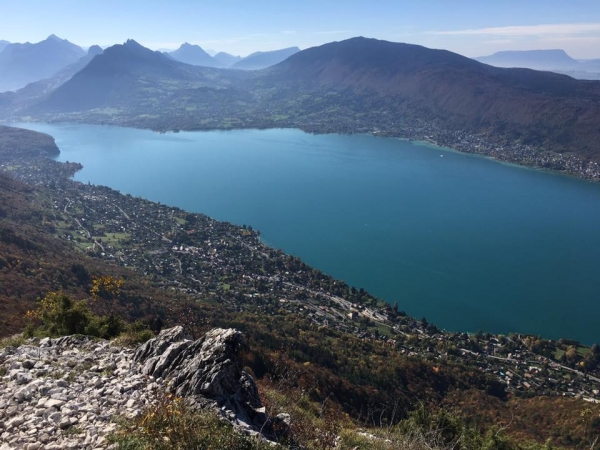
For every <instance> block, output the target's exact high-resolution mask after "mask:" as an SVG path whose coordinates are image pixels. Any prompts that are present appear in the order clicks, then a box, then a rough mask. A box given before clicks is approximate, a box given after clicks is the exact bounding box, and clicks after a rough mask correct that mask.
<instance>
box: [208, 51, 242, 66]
mask: <svg viewBox="0 0 600 450" xmlns="http://www.w3.org/2000/svg"><path fill="white" fill-rule="evenodd" d="M213 59H214V60H215V61H216V62H217V64H218V67H231V66H233V65H234V64H235V63H236V62H238V61H240V60H241V59H242V57H241V56H233V55H230V54H229V53H225V52H219V53H217V54H216V55H214V56H213Z"/></svg>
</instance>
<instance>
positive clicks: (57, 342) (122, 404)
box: [0, 327, 289, 450]
mask: <svg viewBox="0 0 600 450" xmlns="http://www.w3.org/2000/svg"><path fill="white" fill-rule="evenodd" d="M244 347H245V343H244V339H243V336H242V334H241V333H240V332H239V331H236V330H232V329H214V330H211V331H209V332H208V333H206V334H205V335H204V336H203V337H202V338H201V339H198V340H197V341H192V340H190V339H187V337H186V336H185V334H184V332H183V329H182V328H181V327H175V328H170V329H168V330H164V331H163V332H162V333H161V334H160V335H159V336H158V337H156V338H154V339H151V340H149V341H148V342H146V343H145V344H143V345H142V346H140V347H139V348H138V349H137V350H135V351H134V350H133V349H129V348H121V347H118V346H113V345H111V343H109V342H108V341H104V340H98V339H93V338H89V337H85V336H66V337H62V338H59V339H49V338H46V339H42V340H41V341H40V340H39V339H31V340H29V341H27V343H26V344H25V345H21V346H20V347H17V348H13V347H7V348H5V349H2V350H0V405H2V406H1V407H0V450H10V449H25V450H27V449H41V448H44V449H48V450H52V449H106V448H110V443H109V442H108V440H107V437H108V436H109V435H110V434H111V433H114V432H115V431H117V425H116V424H115V422H114V420H113V419H114V418H115V417H119V416H120V417H125V418H128V419H131V418H135V417H137V416H139V415H140V414H141V413H142V412H143V411H144V410H145V409H146V408H147V407H148V406H150V405H151V404H152V403H153V402H154V401H156V399H157V398H159V397H160V395H159V394H160V393H162V392H165V391H166V392H171V393H173V394H175V395H177V396H180V397H183V398H185V399H186V400H187V401H188V402H189V404H190V405H192V406H193V407H197V408H215V409H216V410H217V411H218V412H219V414H220V415H221V416H222V417H224V418H225V419H227V420H229V421H230V422H231V423H232V424H233V425H234V427H236V428H237V429H238V430H240V431H243V432H246V433H248V434H254V435H255V434H259V433H260V434H262V435H263V436H264V437H266V438H267V439H274V438H275V437H280V436H281V435H283V434H287V433H288V429H289V428H288V424H289V418H288V417H286V415H280V416H278V417H276V418H269V417H268V416H267V415H266V414H265V408H264V407H262V404H261V401H260V397H259V395H258V390H257V388H256V384H255V383H254V380H253V379H252V378H251V377H250V376H249V375H248V374H247V373H246V372H245V371H244V370H243V368H242V364H241V361H240V357H239V353H240V350H241V349H243V348H244ZM275 430H277V432H276V431H275ZM276 435H277V436H276Z"/></svg>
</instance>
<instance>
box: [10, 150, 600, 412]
mask: <svg viewBox="0 0 600 450" xmlns="http://www.w3.org/2000/svg"><path fill="white" fill-rule="evenodd" d="M78 168H80V166H79V165H77V164H75V163H68V164H61V163H58V162H56V161H54V160H51V159H48V158H43V157H38V158H23V159H18V158H17V159H12V160H7V159H4V160H2V161H0V170H2V171H5V172H8V173H10V174H11V175H12V176H14V177H16V178H20V179H22V180H25V181H27V182H28V183H31V184H37V185H40V186H44V187H45V191H44V192H46V193H47V195H48V196H49V201H51V202H52V204H53V207H54V216H53V217H45V218H44V220H45V221H46V222H47V223H49V224H50V226H51V227H52V229H53V230H54V233H55V234H56V236H57V237H58V238H60V239H63V240H66V241H69V242H71V243H72V245H74V246H75V247H76V248H77V249H79V250H80V251H81V252H84V253H85V254H87V255H88V256H89V257H92V258H100V259H103V260H106V261H108V262H110V263H112V264H115V265H119V266H123V267H129V268H131V269H133V270H136V271H138V272H140V273H143V274H144V275H146V276H147V277H148V279H149V280H151V282H152V283H155V284H156V285H158V286H162V287H163V288H164V289H170V290H174V291H177V292H181V293H182V294H185V295H188V296H191V297H192V298H195V299H197V301H199V302H205V301H209V302H212V303H215V304H218V305H222V306H223V307H224V308H230V309H232V310H235V311H253V312H260V313H261V314H263V315H266V316H269V315H281V314H289V315H299V316H302V317H304V318H307V319H309V320H311V321H312V322H314V323H315V324H317V325H318V326H320V327H331V328H333V329H336V330H339V331H340V332H345V333H351V334H353V335H355V336H357V337H359V338H360V339H363V340H369V341H372V342H375V343H378V344H379V345H381V346H385V347H387V348H389V349H391V350H394V351H398V352H400V353H402V354H404V355H406V357H408V358H418V359H421V360H427V361H431V362H432V363H434V364H461V365H467V366H471V367H475V368H477V369H478V370H480V371H481V372H484V373H488V374H492V375H493V376H494V377H495V378H496V379H497V380H499V381H501V382H502V383H503V384H504V385H505V386H506V390H507V391H508V392H509V393H511V394H512V395H519V396H533V395H540V394H544V395H561V396H568V397H579V398H583V399H585V400H587V401H589V402H595V403H599V402H600V391H599V389H600V367H599V364H598V363H599V362H600V355H599V349H598V345H594V346H592V347H591V348H590V347H585V346H582V345H580V344H579V343H578V342H575V341H567V340H559V341H550V340H544V339H541V338H539V337H536V336H526V335H518V334H511V335H509V336H503V335H492V334H489V333H487V334H484V333H477V334H467V333H456V332H448V331H444V330H440V329H438V328H437V327H436V326H435V325H432V324H429V323H428V322H427V321H426V320H425V319H421V320H416V319H413V318H411V317H409V316H407V315H406V314H405V313H403V312H402V311H399V310H398V305H397V304H396V305H394V306H391V305H389V304H387V303H384V302H382V301H381V300H378V299H377V298H375V297H373V296H371V295H369V294H368V293H367V292H366V291H364V290H363V289H357V288H354V287H350V286H347V285H346V284H345V283H343V282H342V281H338V280H335V279H333V278H332V277H330V276H328V275H326V274H324V273H322V272H320V271H318V270H316V269H313V268H311V267H309V266H307V265H306V264H304V263H302V262H301V261H300V260H299V259H298V258H296V257H293V256H289V255H286V254H285V253H283V252H281V251H279V250H276V249H273V248H270V247H268V246H266V245H264V244H263V243H262V242H261V240H260V233H259V232H257V231H255V230H252V228H251V227H247V226H241V227H240V226H236V225H233V224H230V223H227V222H220V221H217V220H214V219H211V218H209V217H207V216H204V215H201V214H192V213H188V212H186V211H183V210H181V209H179V208H175V207H171V206H167V205H162V204H160V203H155V202H151V201H148V200H144V199H141V198H136V197H132V196H130V195H123V194H121V193H119V192H118V191H115V190H113V189H110V188H108V187H103V186H95V185H89V184H82V183H79V182H75V181H72V180H71V179H69V177H70V176H72V175H73V173H74V172H75V171H76V170H78Z"/></svg>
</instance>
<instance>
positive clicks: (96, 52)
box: [88, 45, 104, 55]
mask: <svg viewBox="0 0 600 450" xmlns="http://www.w3.org/2000/svg"><path fill="white" fill-rule="evenodd" d="M103 51H104V50H102V47H100V46H99V45H92V46H91V47H90V48H88V55H99V54H100V53H102V52H103Z"/></svg>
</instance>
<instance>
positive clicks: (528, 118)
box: [0, 37, 600, 172]
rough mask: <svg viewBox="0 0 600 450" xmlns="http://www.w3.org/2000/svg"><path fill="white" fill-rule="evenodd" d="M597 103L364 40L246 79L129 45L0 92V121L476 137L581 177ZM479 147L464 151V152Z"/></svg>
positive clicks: (597, 152) (513, 74)
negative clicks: (52, 79) (46, 80)
mask: <svg viewBox="0 0 600 450" xmlns="http://www.w3.org/2000/svg"><path fill="white" fill-rule="evenodd" d="M190 47H193V46H190ZM198 48H199V47H198ZM187 50H194V51H195V52H196V51H197V49H194V48H191V49H189V48H188V49H187ZM295 50H296V49H289V51H290V52H292V51H295ZM264 55H265V54H259V55H257V57H262V56H264ZM208 56H210V55H208ZM280 56H284V55H282V54H280ZM245 60H246V61H248V60H250V57H248V58H247V59H245ZM245 60H241V61H239V62H238V63H236V64H234V65H233V67H234V68H235V67H236V66H238V65H239V64H241V63H242V62H244V61H245ZM249 67H250V66H249V65H248V66H247V68H249ZM65 78H66V77H65ZM56 84H60V83H59V81H56ZM24 91H26V90H24ZM41 91H44V90H43V89H42V90H41ZM599 100H600V83H596V82H592V81H580V80H575V79H573V78H571V77H568V76H564V75H560V74H556V73H552V72H541V71H535V70H530V69H521V68H497V67H492V66H490V65H487V64H483V63H481V62H478V61H475V60H472V59H469V58H466V57H463V56H461V55H458V54H455V53H452V52H449V51H445V50H432V49H428V48H426V47H422V46H418V45H411V44H402V43H393V42H387V41H380V40H376V39H368V38H362V37H359V38H352V39H348V40H345V41H341V42H332V43H329V44H325V45H322V46H319V47H313V48H310V49H307V50H304V51H298V52H295V53H294V54H293V55H291V56H289V57H287V58H285V59H284V61H282V62H280V63H279V64H276V65H274V66H271V67H269V68H267V69H264V70H247V71H242V70H228V69H219V68H211V67H205V66H195V65H190V64H185V63H182V62H179V61H176V60H175V59H173V56H172V55H168V56H167V55H165V54H163V53H160V52H155V51H152V50H149V49H147V48H145V47H143V46H141V45H140V44H138V43H137V42H135V41H133V40H130V41H127V42H126V43H125V44H122V45H115V46H113V47H110V48H108V49H106V50H105V51H104V53H103V54H101V55H96V56H95V57H94V58H93V59H92V60H91V61H90V62H89V63H88V64H87V65H86V66H85V67H84V68H83V69H81V70H80V71H79V72H77V73H76V74H75V75H73V76H72V77H70V78H69V79H68V80H67V81H65V82H64V83H62V84H60V85H59V86H58V87H57V88H55V89H53V90H52V89H46V90H45V91H44V93H39V94H36V93H33V94H31V92H29V93H27V92H19V93H17V94H14V95H10V96H9V95H3V96H2V95H0V114H1V115H2V116H5V117H6V116H8V117H10V118H11V119H19V118H23V117H34V118H37V119H39V120H55V117H56V116H57V114H58V115H60V117H61V120H84V121H88V122H95V123H112V124H118V125H128V126H137V127H146V128H153V129H159V130H173V129H214V128H232V127H235V128H248V127H253V128H266V127H282V126H283V127H298V128H302V129H305V130H309V131H316V132H374V131H375V132H378V133H382V134H384V135H394V136H405V137H406V136H409V137H411V138H415V139H417V138H426V137H427V136H442V138H443V140H442V141H441V142H443V143H444V144H445V145H451V146H455V147H460V146H461V145H462V146H463V147H465V145H466V144H464V142H466V141H465V139H468V140H469V142H472V141H473V139H475V138H473V136H475V137H476V139H484V141H485V142H486V143H487V145H488V147H489V148H496V149H497V148H500V149H501V151H496V153H494V156H496V157H500V158H502V159H506V160H508V161H514V162H519V163H523V164H536V165H542V166H544V167H553V168H559V169H560V168H561V167H562V166H561V164H563V162H564V161H563V162H560V161H559V162H557V159H556V158H559V159H561V158H562V159H564V160H569V158H570V157H564V156H561V155H562V154H566V155H573V156H574V157H576V158H577V161H579V162H573V161H571V162H569V164H570V165H571V166H572V167H571V168H570V169H569V170H570V171H571V172H577V171H581V170H583V169H581V167H583V165H584V164H588V162H590V161H595V162H600V143H599V142H600V140H599V139H598V136H599V135H600V126H599V125H598V121H597V117H600V102H599ZM436 139H437V138H436ZM438 140H439V139H438ZM463 144H464V145H463ZM519 146H520V147H519ZM480 147H481V145H477V144H469V147H468V148H467V151H473V152H482V151H484V150H485V149H480V150H478V149H479V148H480ZM517 147H519V148H520V150H518V151H517V150H515V149H516V148H517ZM553 155H555V156H553ZM556 155H558V156H556ZM562 159H561V161H562ZM565 164H566V163H565ZM563 165H564V164H563ZM561 170H562V169H561Z"/></svg>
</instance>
